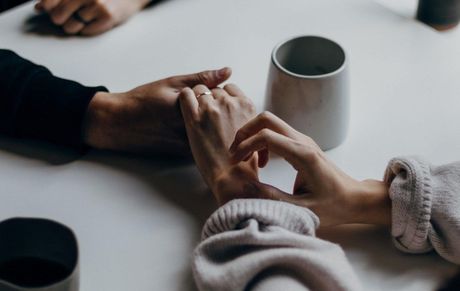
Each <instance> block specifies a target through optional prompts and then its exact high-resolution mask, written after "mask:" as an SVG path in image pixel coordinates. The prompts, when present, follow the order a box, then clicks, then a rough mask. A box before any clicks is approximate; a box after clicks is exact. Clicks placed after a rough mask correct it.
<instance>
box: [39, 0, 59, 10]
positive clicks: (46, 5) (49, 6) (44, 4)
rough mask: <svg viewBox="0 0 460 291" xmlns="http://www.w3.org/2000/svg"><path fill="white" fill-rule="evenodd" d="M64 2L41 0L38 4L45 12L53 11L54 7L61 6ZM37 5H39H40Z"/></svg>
mask: <svg viewBox="0 0 460 291" xmlns="http://www.w3.org/2000/svg"><path fill="white" fill-rule="evenodd" d="M62 1H63V0H41V1H40V2H39V3H38V4H39V5H40V7H41V8H42V9H43V10H45V11H48V12H49V11H51V10H53V8H54V7H56V6H57V5H59V3H61V2H62ZM38 4H37V5H38Z"/></svg>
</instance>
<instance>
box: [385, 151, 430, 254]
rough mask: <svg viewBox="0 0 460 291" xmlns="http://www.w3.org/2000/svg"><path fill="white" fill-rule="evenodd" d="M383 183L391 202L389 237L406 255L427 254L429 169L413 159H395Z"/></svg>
mask: <svg viewBox="0 0 460 291" xmlns="http://www.w3.org/2000/svg"><path fill="white" fill-rule="evenodd" d="M384 180H385V182H386V184H387V185H388V186H389V194H390V199H391V200H392V210H391V212H392V227H391V234H392V236H393V240H394V243H395V245H396V247H397V248H398V249H400V250H402V251H405V252H409V253H424V252H428V251H430V250H431V249H432V247H431V245H430V244H429V243H428V232H429V229H430V217H431V205H432V191H433V190H432V179H431V175H430V166H429V165H428V164H427V163H426V162H424V161H421V160H419V159H417V158H414V157H408V158H395V159H393V160H391V161H390V163H389V165H388V167H387V170H386V172H385V178H384Z"/></svg>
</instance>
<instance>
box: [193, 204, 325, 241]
mask: <svg viewBox="0 0 460 291" xmlns="http://www.w3.org/2000/svg"><path fill="white" fill-rule="evenodd" d="M249 219H256V220H257V221H258V222H259V223H260V224H261V225H267V226H273V225H275V226H280V227H282V228H284V229H287V230H289V231H292V232H295V233H299V234H302V235H308V236H315V230H316V229H317V228H318V226H319V219H318V217H317V216H316V215H315V214H314V213H313V212H312V211H310V210H309V209H306V208H303V207H299V206H295V205H292V204H289V203H286V202H281V201H273V200H265V199H237V200H232V201H230V202H228V203H227V204H225V205H224V206H222V207H220V208H219V209H217V210H216V211H215V212H214V213H213V214H212V215H211V216H210V217H209V219H208V220H207V221H206V223H205V225H204V227H203V233H202V240H205V239H207V238H209V237H211V236H213V235H216V234H219V233H222V232H226V231H231V230H235V229H238V228H239V225H240V224H241V223H243V222H245V221H247V220H249Z"/></svg>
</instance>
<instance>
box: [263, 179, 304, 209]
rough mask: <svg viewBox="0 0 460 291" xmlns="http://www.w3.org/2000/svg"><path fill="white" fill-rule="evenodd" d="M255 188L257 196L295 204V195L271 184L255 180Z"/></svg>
mask: <svg viewBox="0 0 460 291" xmlns="http://www.w3.org/2000/svg"><path fill="white" fill-rule="evenodd" d="M257 190H258V192H259V193H258V196H259V197H257V198H260V199H270V200H276V201H284V202H289V203H294V204H297V197H295V196H294V195H292V194H290V193H287V192H284V191H282V190H280V189H278V188H276V187H274V186H272V185H268V184H264V183H261V182H257Z"/></svg>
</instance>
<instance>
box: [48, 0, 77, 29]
mask: <svg viewBox="0 0 460 291" xmlns="http://www.w3.org/2000/svg"><path fill="white" fill-rule="evenodd" d="M84 4H85V1H83V0H67V1H63V2H61V3H60V4H59V5H58V6H56V7H55V8H54V9H53V10H52V11H51V12H50V16H51V19H52V21H53V22H54V24H56V25H63V24H64V23H66V22H67V21H68V20H69V19H70V18H71V17H72V15H73V14H74V13H75V12H77V10H78V9H80V7H82V6H83V5H84Z"/></svg>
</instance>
